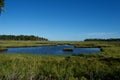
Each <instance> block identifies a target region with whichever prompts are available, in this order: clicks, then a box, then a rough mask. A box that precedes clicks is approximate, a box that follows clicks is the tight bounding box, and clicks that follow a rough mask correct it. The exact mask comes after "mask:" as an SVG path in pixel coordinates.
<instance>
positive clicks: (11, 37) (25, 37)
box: [0, 35, 48, 41]
mask: <svg viewBox="0 0 120 80" xmlns="http://www.w3.org/2000/svg"><path fill="white" fill-rule="evenodd" d="M0 40H33V41H48V39H46V38H43V37H38V36H34V35H30V36H28V35H17V36H16V35H0Z"/></svg>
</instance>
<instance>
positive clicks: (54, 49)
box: [5, 45, 100, 55]
mask: <svg viewBox="0 0 120 80" xmlns="http://www.w3.org/2000/svg"><path fill="white" fill-rule="evenodd" d="M64 48H72V49H73V51H71V52H70V51H63V49H64ZM5 52H7V53H32V54H57V55H64V54H84V53H92V52H100V48H75V47H74V46H72V45H57V46H42V47H22V48H8V50H7V51H5Z"/></svg>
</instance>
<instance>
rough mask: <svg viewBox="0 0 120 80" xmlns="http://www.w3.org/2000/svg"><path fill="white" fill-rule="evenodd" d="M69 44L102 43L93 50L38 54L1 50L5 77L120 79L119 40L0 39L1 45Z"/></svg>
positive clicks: (1, 76)
mask: <svg viewBox="0 0 120 80" xmlns="http://www.w3.org/2000/svg"><path fill="white" fill-rule="evenodd" d="M61 44H69V45H74V46H75V47H100V48H102V52H99V53H92V54H78V55H72V56H66V55H64V56H63V55H59V56H58V55H39V54H36V55H35V54H23V53H22V54H14V53H13V54H0V65H1V66H0V71H1V73H0V79H2V80H6V79H7V80H8V79H9V80H119V79H120V42H116V41H111V42H107V41H85V42H84V41H83V42H79V41H78V42H77V41H64V42H63V41H0V46H1V48H2V47H4V48H5V47H6V48H7V47H22V46H25V47H27V46H46V45H47V46H48V45H61Z"/></svg>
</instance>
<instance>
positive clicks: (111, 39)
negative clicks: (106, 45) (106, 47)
mask: <svg viewBox="0 0 120 80" xmlns="http://www.w3.org/2000/svg"><path fill="white" fill-rule="evenodd" d="M84 41H120V38H110V39H85V40H84Z"/></svg>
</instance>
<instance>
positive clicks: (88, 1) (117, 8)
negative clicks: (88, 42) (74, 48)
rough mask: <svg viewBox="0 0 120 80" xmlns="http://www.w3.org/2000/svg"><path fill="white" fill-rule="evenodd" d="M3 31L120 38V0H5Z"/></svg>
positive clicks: (56, 36)
mask: <svg viewBox="0 0 120 80" xmlns="http://www.w3.org/2000/svg"><path fill="white" fill-rule="evenodd" d="M5 3H6V5H5V8H4V9H5V12H4V13H2V15H1V16H0V34H12V35H21V34H22V35H36V36H40V37H45V38H48V39H49V40H83V39H86V38H120V0H5Z"/></svg>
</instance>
